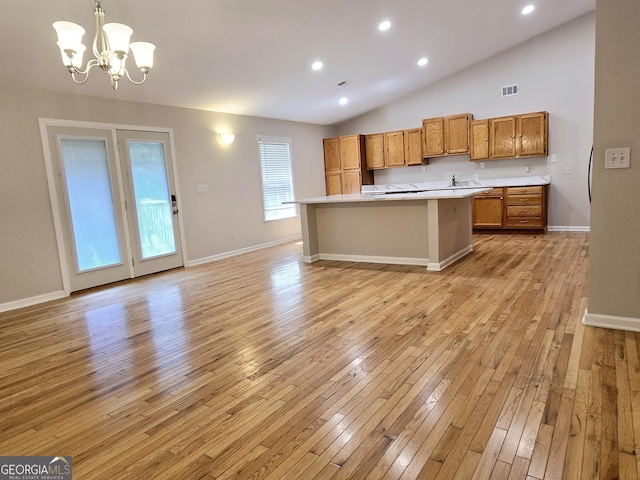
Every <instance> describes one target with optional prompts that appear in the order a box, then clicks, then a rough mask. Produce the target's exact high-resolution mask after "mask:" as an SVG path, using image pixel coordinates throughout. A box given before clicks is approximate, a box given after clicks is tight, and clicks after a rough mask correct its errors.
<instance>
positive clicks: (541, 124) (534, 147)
mask: <svg viewBox="0 0 640 480" xmlns="http://www.w3.org/2000/svg"><path fill="white" fill-rule="evenodd" d="M518 140H519V142H518V146H519V149H518V150H519V151H518V155H519V156H521V157H526V156H544V155H546V154H547V114H546V112H539V113H529V114H526V115H520V116H519V117H518Z"/></svg>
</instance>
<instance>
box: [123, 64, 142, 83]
mask: <svg viewBox="0 0 640 480" xmlns="http://www.w3.org/2000/svg"><path fill="white" fill-rule="evenodd" d="M124 73H125V75H126V76H127V78H128V79H129V81H130V82H131V83H133V84H134V85H140V84H142V83H144V81H145V80H146V79H147V72H145V71H143V72H142V80H140V81H139V82H136V81H135V80H134V79H133V78H131V75H129V70H127V69H126V68H125V69H124Z"/></svg>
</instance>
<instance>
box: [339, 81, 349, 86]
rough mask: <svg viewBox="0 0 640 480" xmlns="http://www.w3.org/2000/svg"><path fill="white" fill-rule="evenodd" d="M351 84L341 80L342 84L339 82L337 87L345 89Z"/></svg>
mask: <svg viewBox="0 0 640 480" xmlns="http://www.w3.org/2000/svg"><path fill="white" fill-rule="evenodd" d="M350 83H351V82H350V81H349V80H343V81H342V82H340V83H339V84H338V86H339V87H346V86H347V85H349V84H350Z"/></svg>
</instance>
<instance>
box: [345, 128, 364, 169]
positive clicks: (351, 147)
mask: <svg viewBox="0 0 640 480" xmlns="http://www.w3.org/2000/svg"><path fill="white" fill-rule="evenodd" d="M363 143H364V138H362V135H348V136H346V137H340V158H341V160H342V170H359V169H360V168H361V167H362V163H363V159H364V158H365V149H364V145H363Z"/></svg>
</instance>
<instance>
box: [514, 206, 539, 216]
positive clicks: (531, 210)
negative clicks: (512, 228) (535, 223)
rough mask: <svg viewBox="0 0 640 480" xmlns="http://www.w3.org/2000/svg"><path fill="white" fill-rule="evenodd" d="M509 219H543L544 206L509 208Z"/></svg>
mask: <svg viewBox="0 0 640 480" xmlns="http://www.w3.org/2000/svg"><path fill="white" fill-rule="evenodd" d="M507 216H508V217H541V216H542V205H514V206H507Z"/></svg>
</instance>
